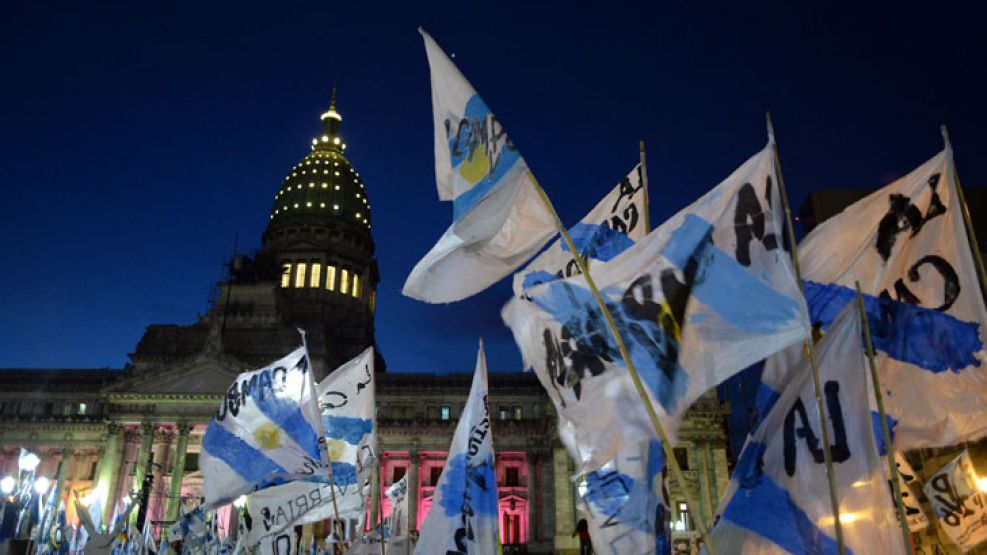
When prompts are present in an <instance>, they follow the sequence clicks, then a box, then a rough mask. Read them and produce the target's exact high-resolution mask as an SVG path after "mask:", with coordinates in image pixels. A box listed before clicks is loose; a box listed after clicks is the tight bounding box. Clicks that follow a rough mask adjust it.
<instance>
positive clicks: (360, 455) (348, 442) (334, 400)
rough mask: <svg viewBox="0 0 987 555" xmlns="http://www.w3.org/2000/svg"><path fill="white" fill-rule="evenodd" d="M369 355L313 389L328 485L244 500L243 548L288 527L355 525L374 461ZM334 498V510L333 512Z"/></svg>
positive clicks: (315, 483)
mask: <svg viewBox="0 0 987 555" xmlns="http://www.w3.org/2000/svg"><path fill="white" fill-rule="evenodd" d="M375 376H376V375H375V374H374V349H373V347H368V348H367V349H366V350H365V351H363V352H362V353H360V354H359V355H358V356H356V357H355V358H353V359H352V360H350V361H348V362H346V363H345V364H343V365H342V366H340V367H339V368H337V369H336V370H334V371H333V372H332V373H330V374H329V375H328V376H326V377H325V379H323V380H322V381H321V382H320V383H319V385H318V387H317V388H316V390H317V393H318V399H319V407H320V409H321V411H322V423H323V427H324V429H325V437H326V446H327V447H328V450H329V460H330V461H331V464H332V481H333V484H334V487H331V486H330V485H329V482H328V479H327V477H326V476H325V475H322V476H320V477H319V479H318V480H306V481H294V482H290V483H288V484H284V485H281V486H276V487H272V488H267V489H264V490H261V491H258V492H256V493H254V494H251V495H249V496H247V511H248V512H249V514H250V517H251V519H250V520H251V523H252V525H251V527H250V530H249V531H248V537H247V545H248V546H253V545H255V544H256V543H258V542H259V541H261V538H263V537H265V536H269V535H271V534H276V533H278V532H281V531H282V530H285V529H288V528H290V527H292V526H297V525H301V524H307V523H310V522H318V521H321V520H325V519H328V518H335V514H336V511H337V510H338V511H339V516H340V518H341V519H343V520H347V519H359V518H360V517H361V516H362V514H363V512H364V511H365V510H366V506H367V498H366V495H365V492H364V486H365V485H366V484H367V483H368V482H369V480H370V476H371V474H372V473H373V468H374V464H375V461H376V458H377V457H376V453H375V449H376V444H377V440H376V438H377V431H376V427H375V425H374V423H375V421H376V420H375V418H374V410H375V407H376V400H375V397H376V381H375ZM333 497H335V508H334V507H333V501H334V499H333Z"/></svg>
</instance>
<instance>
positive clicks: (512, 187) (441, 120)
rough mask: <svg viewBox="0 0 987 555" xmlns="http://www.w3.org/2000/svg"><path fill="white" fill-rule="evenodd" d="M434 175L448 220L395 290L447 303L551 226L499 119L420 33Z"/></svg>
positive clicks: (500, 270)
mask: <svg viewBox="0 0 987 555" xmlns="http://www.w3.org/2000/svg"><path fill="white" fill-rule="evenodd" d="M419 31H420V32H421V34H422V37H424V39H425V52H426V54H427V55H428V64H429V67H430V69H431V73H432V111H433V119H434V122H435V181H436V184H437V186H438V189H439V198H440V199H441V200H451V201H452V211H453V216H452V225H451V226H449V228H448V229H447V230H446V232H445V234H443V235H442V237H441V238H439V241H438V242H437V243H436V244H435V246H434V247H432V250H431V251H429V252H428V254H426V255H425V257H424V258H422V259H421V261H419V262H418V264H416V265H415V267H414V269H412V270H411V274H410V275H409V276H408V280H407V281H406V282H405V284H404V290H403V293H404V294H405V295H407V296H409V297H412V298H414V299H418V300H421V301H425V302H429V303H449V302H453V301H458V300H462V299H465V298H466V297H469V296H471V295H475V294H476V293H479V292H480V291H483V290H484V289H486V288H487V287H489V286H490V285H492V284H493V283H494V282H496V281H497V280H499V279H501V278H502V277H504V276H506V275H507V274H509V273H511V272H512V271H514V270H515V269H516V268H517V267H518V266H520V265H521V264H523V263H524V262H525V261H526V260H528V259H529V258H531V257H532V256H534V255H535V253H537V252H538V249H540V248H541V247H542V245H544V244H545V243H546V242H547V241H548V240H549V239H550V238H551V237H552V235H554V234H555V233H556V231H557V228H556V224H555V219H554V216H553V215H552V213H551V212H550V211H549V210H548V208H547V207H546V206H545V204H544V203H543V202H542V200H541V199H539V197H538V190H537V189H538V188H537V184H536V183H535V178H534V176H533V175H531V170H530V169H528V164H527V163H526V162H525V161H524V158H522V157H521V155H520V154H519V153H518V151H517V149H516V148H514V143H512V142H511V140H510V138H509V137H508V136H507V133H506V132H505V131H504V128H503V126H501V125H500V122H498V121H497V118H496V116H494V114H493V112H491V111H490V108H488V107H487V105H486V103H484V102H483V99H482V98H480V96H479V95H478V94H476V91H475V90H474V89H473V87H472V85H470V84H469V81H467V80H466V78H465V77H463V74H462V73H460V72H459V69H458V68H457V67H456V66H455V65H454V64H453V63H452V61H451V60H450V59H449V57H448V56H446V54H445V52H443V51H442V49H441V48H440V47H439V45H438V44H436V43H435V41H434V40H432V37H431V36H429V34H428V33H426V32H425V31H422V30H421V29H419Z"/></svg>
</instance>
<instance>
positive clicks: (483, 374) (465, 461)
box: [415, 341, 499, 555]
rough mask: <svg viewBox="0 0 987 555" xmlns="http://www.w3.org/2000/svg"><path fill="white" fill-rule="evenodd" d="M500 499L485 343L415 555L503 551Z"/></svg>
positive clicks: (486, 554)
mask: <svg viewBox="0 0 987 555" xmlns="http://www.w3.org/2000/svg"><path fill="white" fill-rule="evenodd" d="M497 501H498V500H497V474H496V471H495V469H494V449H493V437H492V435H491V429H490V411H489V410H488V407H487V360H486V357H485V356H484V354H483V342H482V341H481V342H480V350H479V352H478V353H477V356H476V371H475V372H474V374H473V385H472V386H471V387H470V394H469V398H468V399H467V401H466V406H465V407H464V408H463V414H462V415H461V416H460V418H459V424H457V425H456V433H455V434H454V435H453V436H452V445H451V446H450V447H449V456H448V458H447V459H446V464H445V467H443V469H442V475H441V476H439V482H438V484H437V485H436V486H435V493H434V494H433V496H432V507H431V509H429V511H428V516H427V517H425V522H423V523H422V528H421V532H420V534H419V538H418V543H417V544H416V545H415V555H432V554H433V553H464V554H465V553H469V554H470V555H495V554H497V553H499V541H498V534H499V532H498V530H499V527H498V522H497V520H498V508H497Z"/></svg>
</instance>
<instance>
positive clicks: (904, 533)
mask: <svg viewBox="0 0 987 555" xmlns="http://www.w3.org/2000/svg"><path fill="white" fill-rule="evenodd" d="M856 287H857V309H858V311H859V312H860V320H861V322H863V326H864V340H865V343H864V344H865V346H866V348H867V365H868V366H869V367H870V380H871V386H872V387H873V388H874V400H875V401H877V413H878V414H879V415H880V417H881V436H882V437H883V438H884V449H885V451H887V457H888V467H889V469H890V472H891V491H892V492H894V501H895V512H897V514H898V522H899V523H900V524H901V537H902V538H903V539H904V540H905V547H907V548H908V553H912V551H913V549H912V535H911V532H910V531H909V530H908V518H907V517H906V516H905V502H904V501H903V500H902V498H901V484H899V483H898V464H897V462H896V460H895V449H894V443H893V442H892V438H891V430H889V429H888V419H887V416H886V413H885V412H884V395H883V394H882V393H881V380H880V379H879V378H878V377H877V365H876V364H874V343H873V342H872V341H871V335H870V322H869V321H868V320H867V308H866V307H865V306H864V295H863V293H861V292H860V282H859V281H858V282H856Z"/></svg>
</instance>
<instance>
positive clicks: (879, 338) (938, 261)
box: [765, 150, 987, 450]
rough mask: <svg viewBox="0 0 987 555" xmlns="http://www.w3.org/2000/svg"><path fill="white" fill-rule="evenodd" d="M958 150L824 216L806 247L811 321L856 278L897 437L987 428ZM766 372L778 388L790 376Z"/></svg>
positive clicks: (948, 438) (940, 441) (824, 319)
mask: <svg viewBox="0 0 987 555" xmlns="http://www.w3.org/2000/svg"><path fill="white" fill-rule="evenodd" d="M955 192H956V183H955V169H954V167H953V162H952V152H951V151H949V150H946V151H943V152H941V153H939V154H938V155H936V156H935V157H934V158H932V159H931V160H929V161H928V162H926V163H925V164H923V165H922V166H920V167H919V168H918V169H916V170H914V171H913V172H911V173H910V174H908V175H906V176H905V177H903V178H901V179H899V180H898V181H895V182H894V183H892V184H891V185H888V186H887V187H884V188H883V189H880V190H879V191H877V192H875V193H873V194H871V195H869V196H867V197H865V198H864V199H862V200H860V201H859V202H856V203H854V204H853V205H851V206H850V207H848V208H847V209H846V210H844V211H843V212H842V213H840V214H838V215H836V216H834V217H832V218H830V219H829V220H826V221H825V222H823V223H822V224H821V225H820V226H819V227H817V228H816V229H814V230H813V231H812V232H811V233H810V234H809V235H808V236H807V237H806V238H805V239H804V240H803V241H802V244H801V245H800V246H799V260H800V262H801V265H802V276H803V278H804V279H805V280H806V281H805V296H806V300H807V302H808V304H809V313H810V317H811V319H812V322H813V323H814V324H818V325H820V326H821V327H822V328H823V329H825V328H827V327H828V326H829V324H830V322H831V321H832V320H833V318H834V317H835V316H836V314H837V313H838V312H839V311H840V309H841V308H842V307H843V306H844V305H846V304H847V303H850V302H852V301H854V299H855V296H856V295H855V293H854V290H853V289H854V282H855V281H860V286H861V288H862V290H863V292H864V293H865V304H866V307H867V313H868V318H869V320H870V326H871V331H872V334H873V337H874V348H875V350H876V355H877V360H876V362H877V367H878V372H879V374H880V378H881V383H882V385H883V386H884V388H885V397H884V404H885V407H886V410H887V413H888V415H889V416H890V417H891V418H892V419H893V420H894V421H896V422H897V426H896V429H895V438H896V439H895V445H896V446H897V448H898V449H901V450H908V449H914V448H918V447H934V446H943V445H953V444H956V443H960V442H962V441H970V440H974V439H977V438H980V437H983V436H984V435H987V367H985V365H984V356H985V351H984V341H985V338H987V335H985V331H984V324H985V323H987V311H985V308H984V302H983V297H982V296H981V290H980V286H979V283H978V280H977V274H976V271H975V268H974V262H973V257H972V255H971V252H970V244H969V241H968V238H967V234H966V230H965V227H964V225H963V218H962V215H961V208H960V204H959V201H958V199H957V198H956V194H955ZM771 380H772V378H771V377H770V376H769V373H768V372H767V371H766V372H765V382H766V384H767V385H769V386H774V387H775V388H776V390H777V387H778V384H779V383H784V378H781V379H779V378H777V377H775V378H774V379H773V383H772V381H771Z"/></svg>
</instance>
